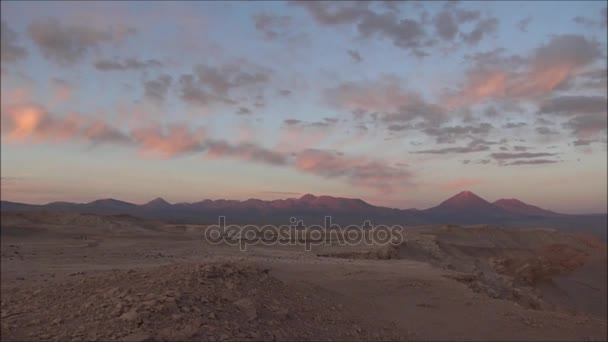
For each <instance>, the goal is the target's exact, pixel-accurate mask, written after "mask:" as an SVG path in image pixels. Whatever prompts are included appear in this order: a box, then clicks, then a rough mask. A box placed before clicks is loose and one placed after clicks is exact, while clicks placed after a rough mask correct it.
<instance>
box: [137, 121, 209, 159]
mask: <svg viewBox="0 0 608 342" xmlns="http://www.w3.org/2000/svg"><path fill="white" fill-rule="evenodd" d="M131 136H132V138H133V140H134V142H135V143H136V144H137V145H138V147H139V148H140V150H141V152H142V153H143V154H144V155H149V154H152V155H154V154H156V155H160V156H161V157H165V158H168V157H173V156H176V155H181V154H186V153H193V152H200V151H202V150H204V149H205V145H204V137H205V131H204V129H199V130H197V131H194V132H191V131H190V129H189V128H188V127H187V126H184V125H171V126H168V127H165V128H163V127H161V126H160V125H159V124H153V125H149V126H148V127H143V128H137V129H134V130H133V131H132V133H131Z"/></svg>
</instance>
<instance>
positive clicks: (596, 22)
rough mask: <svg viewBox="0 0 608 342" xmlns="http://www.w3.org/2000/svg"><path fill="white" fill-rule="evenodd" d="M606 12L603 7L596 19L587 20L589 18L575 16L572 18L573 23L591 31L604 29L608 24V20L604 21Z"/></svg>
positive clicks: (606, 9) (607, 9) (605, 8)
mask: <svg viewBox="0 0 608 342" xmlns="http://www.w3.org/2000/svg"><path fill="white" fill-rule="evenodd" d="M607 11H608V8H607V7H604V8H602V9H601V10H600V13H598V14H599V16H598V18H597V19H594V18H589V17H583V16H576V17H574V19H573V21H574V22H575V23H577V24H579V25H582V26H585V27H587V28H591V29H595V28H600V29H601V28H605V27H606V25H607V22H608V19H606V16H607V14H606V12H607Z"/></svg>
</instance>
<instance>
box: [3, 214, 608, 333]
mask: <svg viewBox="0 0 608 342" xmlns="http://www.w3.org/2000/svg"><path fill="white" fill-rule="evenodd" d="M1 219H2V221H1V229H0V232H1V267H2V283H1V287H2V295H1V315H2V316H1V318H2V321H1V339H2V340H3V341H11V340H34V341H37V340H55V341H66V340H97V341H102V340H104V341H105V340H125V341H170V340H525V341H529V340H568V341H571V340H582V341H602V340H606V339H607V338H608V336H607V323H606V317H607V313H606V306H607V302H606V242H605V241H604V240H601V239H598V238H597V237H591V236H584V235H572V234H566V233H561V232H556V231H551V230H539V229H536V230H529V229H524V228H521V229H519V228H518V229H516V228H510V229H500V228H494V227H489V226H480V225H478V226H457V225H434V226H418V227H411V228H407V229H406V230H405V231H404V237H405V239H404V241H403V242H402V243H401V244H399V245H390V246H389V245H387V246H374V245H372V246H369V245H356V246H342V245H340V244H339V243H338V241H337V240H334V239H333V238H332V237H331V236H325V237H324V239H325V240H326V241H327V244H323V245H319V246H313V248H312V250H310V251H306V250H305V249H304V247H303V246H302V245H298V244H293V245H287V244H278V243H265V244H262V243H257V244H254V243H253V242H255V238H254V239H253V240H254V241H250V242H251V244H250V245H248V246H247V249H246V251H241V250H239V247H238V245H234V244H232V243H226V242H224V243H219V244H212V243H209V242H207V241H205V239H204V238H203V235H204V234H203V233H204V231H205V229H206V228H207V227H206V226H202V225H190V224H189V225H186V224H184V225H176V224H167V223H163V222H160V221H152V220H144V219H140V218H135V217H132V216H128V215H93V214H82V213H58V212H36V211H28V212H10V211H3V212H2V216H1ZM305 238H307V237H305ZM260 239H261V238H260Z"/></svg>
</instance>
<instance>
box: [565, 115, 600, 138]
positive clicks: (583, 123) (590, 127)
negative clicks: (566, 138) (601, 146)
mask: <svg viewBox="0 0 608 342" xmlns="http://www.w3.org/2000/svg"><path fill="white" fill-rule="evenodd" d="M562 126H563V127H564V128H566V129H569V130H570V131H571V132H572V133H573V134H574V135H575V136H576V137H578V138H579V139H590V138H592V137H596V136H597V135H598V134H600V133H602V132H604V136H605V134H606V133H605V132H606V130H607V129H608V128H607V126H608V119H607V117H606V114H604V115H579V116H575V117H573V118H572V119H570V120H569V121H568V122H565V123H564V124H563V125H562Z"/></svg>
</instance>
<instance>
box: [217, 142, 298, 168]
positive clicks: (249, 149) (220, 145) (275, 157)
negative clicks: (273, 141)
mask: <svg viewBox="0 0 608 342" xmlns="http://www.w3.org/2000/svg"><path fill="white" fill-rule="evenodd" d="M207 146H208V152H207V156H208V157H210V158H237V159H240V160H248V161H253V162H261V163H264V164H271V165H286V164H287V156H286V155H284V154H282V153H279V152H276V151H272V150H269V149H266V148H263V147H260V146H257V145H255V144H253V143H240V144H230V143H228V142H226V141H222V140H218V141H215V140H210V141H208V142H207Z"/></svg>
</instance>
